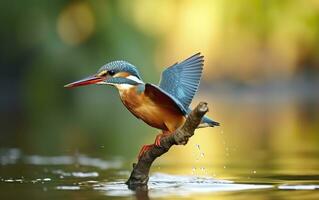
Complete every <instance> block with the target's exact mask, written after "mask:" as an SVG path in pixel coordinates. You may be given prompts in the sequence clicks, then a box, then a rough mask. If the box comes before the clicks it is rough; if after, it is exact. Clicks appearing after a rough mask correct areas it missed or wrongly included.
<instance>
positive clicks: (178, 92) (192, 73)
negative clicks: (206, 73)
mask: <svg viewBox="0 0 319 200" xmlns="http://www.w3.org/2000/svg"><path fill="white" fill-rule="evenodd" d="M203 65H204V56H201V55H200V53H197V54H195V55H193V56H191V57H189V58H187V59H186V60H184V61H182V62H181V63H176V64H174V65H172V66H170V67H169V68H167V69H166V70H164V71H163V73H162V76H161V80H160V83H159V87H160V88H161V89H162V90H164V91H165V92H167V93H168V94H170V95H171V96H173V97H174V98H175V99H177V100H178V101H179V102H180V103H181V104H182V105H183V107H184V109H187V108H188V107H189V105H190V103H191V102H192V99H193V97H194V95H195V93H196V91H197V88H198V86H199V81H200V78H201V76H202V70H203Z"/></svg>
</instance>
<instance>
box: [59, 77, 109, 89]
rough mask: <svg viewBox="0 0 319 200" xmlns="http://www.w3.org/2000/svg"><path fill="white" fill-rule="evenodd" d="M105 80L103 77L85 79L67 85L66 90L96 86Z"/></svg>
mask: <svg viewBox="0 0 319 200" xmlns="http://www.w3.org/2000/svg"><path fill="white" fill-rule="evenodd" d="M103 80H104V79H103V78H101V77H97V76H95V75H94V76H89V77H86V78H84V79H81V80H78V81H75V82H73V83H69V84H67V85H65V86H64V87H66V88H73V87H78V86H84V85H91V84H96V83H98V82H101V81H103Z"/></svg>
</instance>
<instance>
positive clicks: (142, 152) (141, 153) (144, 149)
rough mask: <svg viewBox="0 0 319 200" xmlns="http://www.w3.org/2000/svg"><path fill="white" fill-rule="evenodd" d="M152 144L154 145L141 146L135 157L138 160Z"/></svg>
mask: <svg viewBox="0 0 319 200" xmlns="http://www.w3.org/2000/svg"><path fill="white" fill-rule="evenodd" d="M152 146H154V144H148V145H144V146H143V147H142V148H141V150H140V153H139V154H138V157H137V159H138V160H139V159H140V158H141V157H142V156H143V155H144V154H145V153H146V152H147V151H148V150H149V149H150V148H152Z"/></svg>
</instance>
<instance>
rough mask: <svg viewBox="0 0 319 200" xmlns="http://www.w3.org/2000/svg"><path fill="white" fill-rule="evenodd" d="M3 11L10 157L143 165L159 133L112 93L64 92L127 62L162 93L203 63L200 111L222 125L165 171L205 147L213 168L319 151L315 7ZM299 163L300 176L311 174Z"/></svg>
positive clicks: (5, 141)
mask: <svg viewBox="0 0 319 200" xmlns="http://www.w3.org/2000/svg"><path fill="white" fill-rule="evenodd" d="M0 9H1V12H0V24H1V31H0V42H1V45H0V65H1V74H0V76H1V79H0V80H1V84H0V89H1V96H0V109H1V110H0V111H1V114H0V123H1V134H0V145H1V148H8V147H17V148H19V149H21V150H23V151H24V152H27V153H30V154H49V155H60V154H73V153H75V152H81V153H84V154H97V155H101V156H105V157H108V156H114V155H115V156H119V155H120V156H124V157H126V158H128V159H132V160H133V159H134V158H135V156H136V155H137V153H138V151H139V148H140V146H141V145H142V144H147V143H152V142H153V140H154V137H155V135H156V134H157V130H155V129H152V128H150V127H148V126H147V125H146V124H144V123H143V122H141V121H138V120H137V119H135V118H134V116H133V115H132V114H130V113H129V112H128V111H127V110H126V108H125V107H124V106H123V105H122V103H121V101H120V99H119V97H118V93H117V91H116V90H115V89H114V88H110V87H106V86H88V87H81V88H77V89H73V90H68V89H65V88H63V85H64V84H66V83H69V82H71V81H74V80H77V79H79V78H82V77H85V76H87V75H90V74H92V73H94V72H95V71H96V70H97V69H98V68H99V67H100V66H102V65H104V64H105V63H107V62H109V61H113V60H119V59H121V60H126V61H129V62H130V63H132V64H134V65H135V66H137V67H138V69H139V70H140V73H141V75H142V77H143V79H144V81H145V82H152V83H157V82H158V80H159V78H160V73H161V71H162V70H163V69H165V67H168V66H170V65H171V64H173V63H175V62H177V61H181V60H183V59H185V58H187V57H188V56H190V55H192V54H194V53H196V52H202V53H203V54H204V55H205V67H204V75H203V79H202V82H201V86H200V89H199V91H198V93H197V95H196V96H195V99H194V102H193V106H194V105H196V103H197V102H199V101H207V102H208V103H209V106H210V112H209V116H210V117H212V118H213V119H215V120H216V121H219V122H221V124H222V126H221V127H218V128H213V129H209V128H207V129H201V130H198V131H197V134H196V135H195V137H193V138H192V140H191V143H190V145H187V146H186V147H180V148H174V149H172V152H170V153H169V154H167V155H166V156H165V157H163V158H162V159H163V160H166V161H168V162H169V161H171V162H174V161H175V160H176V157H178V156H185V155H189V154H192V152H194V148H195V147H194V145H195V144H200V145H201V148H202V149H203V150H204V152H205V154H206V159H205V160H204V161H203V162H210V163H214V162H219V163H223V164H225V163H226V164H227V162H230V160H236V159H237V160H242V159H245V160H252V161H253V158H254V156H264V157H265V159H266V160H265V163H263V164H265V165H267V164H269V162H268V160H267V159H269V158H273V157H276V158H277V159H278V160H280V158H282V157H286V155H287V153H294V152H318V151H319V135H318V131H319V115H318V111H319V106H318V105H319V101H318V99H319V92H318V88H319V37H318V35H319V1H317V0H307V1H303V0H289V1H288V0H281V1H275V0H246V1H231V0H214V1H210V0H201V1H187V0H185V1H177V0H176V1H174V0H163V1H149V0H126V1H124V0H119V1H102V0H91V1H62V0H56V1H48V0H42V1H35V0H30V1H1V2H0ZM286 158H287V157H286ZM296 158H297V160H294V164H297V163H298V164H297V165H296V167H301V168H304V167H308V168H309V166H311V163H305V162H302V159H303V156H300V157H298V155H297V157H296ZM299 158H300V160H298V159H299ZM185 161H186V162H187V161H189V162H194V157H186V158H185ZM286 161H287V162H286V163H288V164H289V162H290V161H289V159H288V160H287V159H286ZM299 161H300V162H299ZM226 164H225V165H226ZM256 164H260V163H256ZM269 165H270V164H269ZM294 166H295V165H294ZM315 166H317V165H315ZM269 167H271V166H269ZM308 168H306V169H308ZM293 169H294V168H293ZM221 170H223V169H221Z"/></svg>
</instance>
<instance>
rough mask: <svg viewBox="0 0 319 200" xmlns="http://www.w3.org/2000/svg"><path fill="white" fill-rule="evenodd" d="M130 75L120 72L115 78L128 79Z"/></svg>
mask: <svg viewBox="0 0 319 200" xmlns="http://www.w3.org/2000/svg"><path fill="white" fill-rule="evenodd" d="M129 75H130V74H129V73H128V72H119V73H116V74H115V75H114V76H113V77H121V78H126V77H128V76H129Z"/></svg>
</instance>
